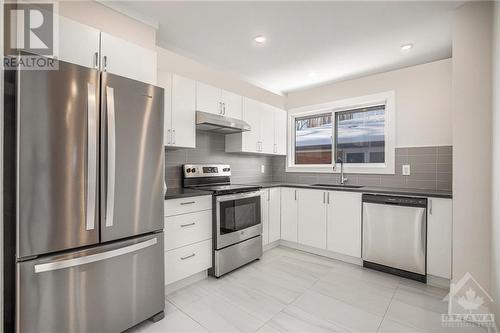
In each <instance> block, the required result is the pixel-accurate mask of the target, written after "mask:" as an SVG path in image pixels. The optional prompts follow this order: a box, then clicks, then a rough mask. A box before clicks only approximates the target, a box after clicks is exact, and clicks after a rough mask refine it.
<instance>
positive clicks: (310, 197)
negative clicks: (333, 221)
mask: <svg viewBox="0 0 500 333" xmlns="http://www.w3.org/2000/svg"><path fill="white" fill-rule="evenodd" d="M297 196H298V243H299V244H302V245H307V246H312V247H315V248H318V249H325V250H326V192H324V191H318V190H305V189H300V190H298V191H297Z"/></svg>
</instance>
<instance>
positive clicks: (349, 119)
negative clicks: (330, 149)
mask: <svg viewBox="0 0 500 333" xmlns="http://www.w3.org/2000/svg"><path fill="white" fill-rule="evenodd" d="M384 132H385V105H377V106H372V107H367V108H363V109H355V110H346V111H339V112H335V160H336V161H337V160H339V159H340V160H342V161H343V162H345V163H384V162H385V135H384Z"/></svg>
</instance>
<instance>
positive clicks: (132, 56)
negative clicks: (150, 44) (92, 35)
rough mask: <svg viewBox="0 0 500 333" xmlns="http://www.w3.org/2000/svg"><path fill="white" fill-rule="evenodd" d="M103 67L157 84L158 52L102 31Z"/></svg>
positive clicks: (138, 79) (114, 72) (134, 78)
mask: <svg viewBox="0 0 500 333" xmlns="http://www.w3.org/2000/svg"><path fill="white" fill-rule="evenodd" d="M101 69H102V70H105V71H107V72H110V73H112V74H116V75H120V76H123V77H127V78H130V79H133V80H137V81H141V82H145V83H149V84H156V71H157V68H156V52H154V51H152V50H149V49H146V48H144V47H141V46H138V45H136V44H133V43H130V42H128V41H126V40H123V39H120V38H116V37H113V36H111V35H108V34H107V33H104V32H101Z"/></svg>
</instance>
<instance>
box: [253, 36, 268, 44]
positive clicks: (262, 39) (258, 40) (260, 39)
mask: <svg viewBox="0 0 500 333" xmlns="http://www.w3.org/2000/svg"><path fill="white" fill-rule="evenodd" d="M254 40H255V42H256V43H257V44H264V43H265V42H266V37H265V36H262V35H259V36H255V38H254Z"/></svg>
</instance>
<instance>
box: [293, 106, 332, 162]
mask: <svg viewBox="0 0 500 333" xmlns="http://www.w3.org/2000/svg"><path fill="white" fill-rule="evenodd" d="M295 163H296V164H331V163H332V114H331V113H325V114H321V115H315V116H312V117H303V118H296V119H295Z"/></svg>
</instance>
